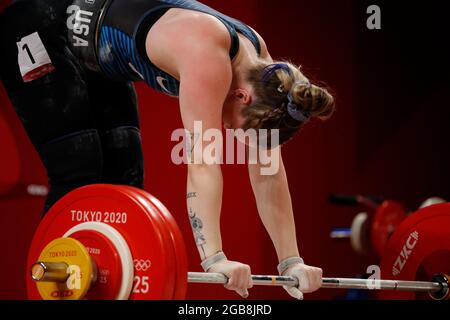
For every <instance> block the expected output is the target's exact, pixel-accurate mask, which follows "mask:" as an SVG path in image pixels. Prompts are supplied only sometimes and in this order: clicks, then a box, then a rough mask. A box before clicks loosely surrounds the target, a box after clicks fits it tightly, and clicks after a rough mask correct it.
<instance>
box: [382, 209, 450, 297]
mask: <svg viewBox="0 0 450 320" xmlns="http://www.w3.org/2000/svg"><path fill="white" fill-rule="evenodd" d="M449 230H450V204H449V203H445V204H438V205H434V206H431V207H427V208H424V209H422V210H420V211H418V212H416V213H414V214H412V215H411V216H409V217H408V218H407V219H406V220H404V221H403V222H402V223H401V224H400V226H399V227H398V228H397V230H396V231H395V233H394V235H393V236H392V237H391V239H390V240H389V242H388V245H387V246H386V249H385V252H384V254H383V256H382V259H381V277H382V278H383V279H392V280H417V281H431V278H432V276H433V274H435V273H447V274H448V273H449V271H450V233H449ZM378 294H379V297H380V298H382V299H408V300H409V299H416V298H424V297H427V295H424V294H418V293H416V292H413V291H405V292H400V291H380V292H378Z"/></svg>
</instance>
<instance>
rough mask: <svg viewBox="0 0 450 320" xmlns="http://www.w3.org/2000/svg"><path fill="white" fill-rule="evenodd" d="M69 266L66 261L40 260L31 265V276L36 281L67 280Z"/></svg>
mask: <svg viewBox="0 0 450 320" xmlns="http://www.w3.org/2000/svg"><path fill="white" fill-rule="evenodd" d="M68 267H69V266H68V265H67V263H64V262H43V261H38V262H36V263H35V264H34V265H33V266H32V267H31V278H32V279H33V280H34V281H36V282H65V281H67V278H68V277H69V274H68V273H67V268H68Z"/></svg>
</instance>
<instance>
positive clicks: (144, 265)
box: [133, 259, 152, 272]
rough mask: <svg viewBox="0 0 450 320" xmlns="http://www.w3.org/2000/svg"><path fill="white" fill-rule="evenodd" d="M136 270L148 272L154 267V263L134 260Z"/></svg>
mask: <svg viewBox="0 0 450 320" xmlns="http://www.w3.org/2000/svg"><path fill="white" fill-rule="evenodd" d="M133 263H134V268H135V269H136V271H144V272H145V271H147V270H148V269H150V267H151V266H152V262H151V261H150V260H142V259H141V260H138V259H135V260H133Z"/></svg>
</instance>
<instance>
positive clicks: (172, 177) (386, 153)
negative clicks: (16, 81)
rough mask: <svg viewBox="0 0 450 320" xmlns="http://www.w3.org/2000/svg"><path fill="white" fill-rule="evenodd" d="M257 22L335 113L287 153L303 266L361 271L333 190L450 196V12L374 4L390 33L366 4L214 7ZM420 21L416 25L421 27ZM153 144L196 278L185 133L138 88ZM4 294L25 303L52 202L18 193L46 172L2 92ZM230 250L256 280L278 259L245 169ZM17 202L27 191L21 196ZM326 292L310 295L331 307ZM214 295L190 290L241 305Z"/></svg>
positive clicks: (228, 171) (260, 1) (170, 112)
mask: <svg viewBox="0 0 450 320" xmlns="http://www.w3.org/2000/svg"><path fill="white" fill-rule="evenodd" d="M204 2H205V3H206V4H208V5H211V6H213V7H215V8H217V9H219V10H221V11H223V12H224V13H226V14H229V15H232V16H234V17H236V18H238V19H241V20H243V21H245V22H247V23H248V24H250V25H252V26H253V27H254V28H255V29H257V30H258V32H259V33H260V34H261V35H262V36H263V37H264V38H265V40H266V42H267V44H268V47H269V50H270V52H271V54H272V56H273V57H275V58H289V59H291V60H292V61H294V62H296V63H298V64H302V65H303V66H304V71H305V72H306V73H307V74H308V75H310V76H312V77H313V78H316V79H318V80H321V81H324V82H326V83H327V84H328V85H329V86H331V87H332V88H333V89H334V91H335V92H336V94H337V102H338V111H337V113H336V114H335V116H334V117H333V118H332V119H331V120H330V121H328V122H326V123H321V122H313V123H311V124H309V125H308V126H307V127H306V128H305V129H304V130H303V131H302V133H301V134H300V135H299V136H298V137H297V138H296V139H295V140H294V141H292V142H290V143H289V144H287V145H286V146H285V147H284V148H283V155H284V160H285V165H286V169H287V172H288V177H289V183H290V188H291V194H292V199H293V205H294V210H295V214H296V225H297V229H298V240H299V243H300V248H301V254H302V256H303V257H304V259H305V261H306V262H307V263H309V264H312V265H317V266H320V267H322V268H323V269H324V273H325V276H340V277H352V276H355V274H358V273H364V272H365V269H366V267H367V266H368V265H370V264H374V263H377V260H376V258H375V257H372V256H368V257H361V256H358V255H357V254H355V253H353V252H352V251H351V249H350V246H349V244H348V242H345V241H334V240H331V239H329V236H328V235H329V232H330V230H331V229H332V228H333V227H337V226H348V225H350V223H351V220H352V218H353V215H354V214H355V213H357V211H355V210H349V209H346V208H338V207H335V206H332V205H330V204H328V203H327V197H328V195H329V194H330V193H332V192H343V193H363V194H364V193H366V194H374V195H381V196H385V197H388V198H393V199H399V200H402V201H403V202H404V203H405V204H406V205H407V206H408V207H409V208H411V209H414V208H416V207H417V206H418V204H419V203H420V202H421V201H422V200H424V199H425V198H427V197H428V196H433V195H439V196H441V197H446V198H447V199H450V188H449V186H448V181H449V178H450V170H449V167H448V163H449V160H450V151H449V148H448V137H449V136H450V126H449V120H450V108H449V107H450V106H449V102H448V92H449V91H450V90H449V89H450V79H449V74H450V73H449V71H450V70H449V69H450V67H449V63H448V57H449V56H450V55H449V52H448V51H449V50H448V49H446V48H445V47H444V45H443V35H444V30H445V29H446V28H445V25H444V21H445V19H444V18H445V16H444V13H445V10H444V8H441V7H440V6H444V4H443V3H442V2H437V5H436V6H435V7H434V9H433V10H432V9H427V8H424V7H422V8H420V9H419V8H413V7H411V6H409V7H406V6H402V2H401V1H399V2H396V3H392V2H389V3H388V2H387V1H386V2H384V1H377V3H379V4H380V5H381V8H382V14H383V16H382V17H383V20H382V21H383V29H382V30H378V31H369V30H368V29H367V28H366V27H365V22H366V21H365V20H366V17H367V15H366V14H365V11H366V8H367V6H368V5H369V4H372V3H369V2H366V1H356V0H354V1H351V0H341V1H326V0H317V1H295V0H283V1H269V0H267V1H266V0H246V1H237V0H236V1H219V0H205V1H204ZM416 17H420V19H416ZM137 89H138V93H139V102H140V108H141V122H142V132H143V142H144V147H145V165H146V189H147V190H148V191H149V192H151V193H152V194H154V195H155V196H156V197H158V198H159V199H160V200H161V201H162V202H163V203H165V204H166V206H167V207H168V208H169V209H170V210H171V212H172V214H173V215H174V216H175V218H176V219H177V221H178V222H179V225H180V227H181V228H182V231H183V233H184V234H185V238H186V243H187V247H188V255H189V257H190V269H191V270H192V271H197V270H200V269H199V258H198V254H197V252H196V248H195V245H194V241H193V239H192V236H191V231H190V226H189V221H188V219H187V214H186V208H185V181H186V168H185V167H183V166H179V167H177V166H175V165H173V164H172V163H171V160H170V151H171V149H172V147H173V146H174V144H173V143H172V142H171V141H170V135H171V133H172V130H174V129H175V128H180V127H181V120H180V116H179V113H178V106H177V101H176V100H173V99H170V98H168V97H165V96H162V95H159V94H157V93H155V92H153V91H151V90H148V89H147V88H146V87H145V86H144V85H142V84H138V85H137ZM0 102H1V105H0V143H1V146H2V149H3V155H2V157H0V228H1V232H0V243H3V244H5V245H3V256H2V257H1V258H0V260H1V263H0V269H1V271H2V272H1V274H5V272H8V273H7V274H9V275H10V276H9V277H7V278H6V279H3V280H2V282H1V283H0V298H5V299H17V298H25V286H24V281H23V274H24V272H25V266H24V263H25V258H26V254H27V247H28V245H29V241H30V239H31V237H32V233H33V230H34V228H35V227H36V225H37V223H38V219H39V218H38V217H39V212H40V210H41V206H42V201H43V199H42V198H40V197H30V196H24V195H23V193H20V191H17V190H20V189H21V188H22V187H21V186H23V185H28V184H30V183H36V184H42V183H45V175H44V172H43V169H42V166H41V164H40V162H39V160H38V158H37V156H36V154H35V151H34V150H33V149H32V148H31V145H30V143H29V141H28V140H27V138H26V136H25V135H24V132H23V129H22V128H21V126H20V123H19V121H18V119H17V118H16V116H15V114H14V112H13V110H12V107H11V106H10V104H9V102H8V100H7V98H6V97H5V93H4V92H3V91H2V90H0ZM223 171H224V179H225V192H224V201H223V203H224V205H223V213H222V216H223V219H222V229H223V240H224V248H225V251H226V252H227V254H228V256H229V257H230V258H231V259H236V260H239V261H243V262H246V263H249V264H250V265H251V266H252V270H253V272H254V273H274V272H275V270H276V269H275V267H276V264H277V261H276V256H275V252H274V250H273V249H272V244H271V241H270V239H269V238H268V236H267V234H266V232H265V230H264V228H263V227H262V225H261V224H260V222H259V220H258V215H257V211H256V206H255V203H254V200H253V195H252V192H251V188H250V184H249V182H248V179H247V178H246V175H247V170H246V167H245V166H238V165H234V166H224V168H223ZM21 194H22V195H21ZM343 294H344V293H343V292H342V291H333V290H321V291H319V292H317V293H315V294H313V295H310V296H309V298H310V299H325V298H327V299H328V298H336V297H338V296H339V295H343ZM235 297H236V296H235V295H234V294H232V293H228V292H226V291H225V290H217V288H216V287H213V286H207V285H202V286H198V285H192V286H190V288H189V292H188V298H192V299H210V298H221V299H228V298H235ZM250 298H253V299H257V298H260V299H266V298H267V299H268V298H272V299H284V298H288V297H287V295H286V294H285V293H284V291H283V290H281V289H279V288H254V289H253V290H252V291H251V295H250Z"/></svg>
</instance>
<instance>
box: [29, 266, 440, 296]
mask: <svg viewBox="0 0 450 320" xmlns="http://www.w3.org/2000/svg"><path fill="white" fill-rule="evenodd" d="M64 266H65V267H67V264H64V263H46V262H43V261H38V262H36V263H35V264H34V265H33V267H32V269H31V276H32V278H33V280H34V281H36V282H65V281H66V280H67V278H68V276H69V275H68V274H66V275H63V274H62V270H63V269H64ZM252 280H253V284H254V285H259V286H291V287H293V286H298V280H297V279H296V278H294V277H288V276H275V275H252ZM432 280H433V281H429V282H428V281H401V280H376V279H372V280H371V279H356V278H322V286H321V288H329V289H362V290H364V289H365V290H369V289H372V290H398V291H417V292H428V293H429V294H430V296H431V297H432V298H433V299H436V300H440V299H442V298H443V297H446V296H448V294H449V279H448V277H447V276H445V275H441V274H439V275H435V276H434V277H433V279H432ZM188 282H189V283H203V284H222V285H226V284H227V283H228V278H227V277H226V276H225V275H224V274H221V273H206V272H189V273H188Z"/></svg>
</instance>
